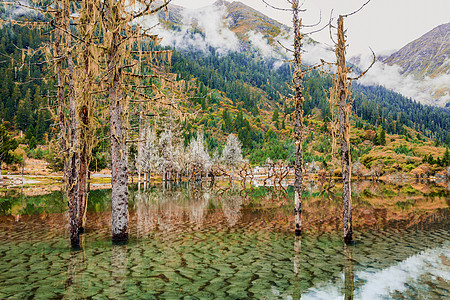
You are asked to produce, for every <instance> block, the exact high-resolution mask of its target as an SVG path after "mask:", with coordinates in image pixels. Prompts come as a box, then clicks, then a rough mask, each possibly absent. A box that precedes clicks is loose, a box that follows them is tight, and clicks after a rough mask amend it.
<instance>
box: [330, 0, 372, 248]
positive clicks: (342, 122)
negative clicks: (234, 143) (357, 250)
mask: <svg viewBox="0 0 450 300" xmlns="http://www.w3.org/2000/svg"><path fill="white" fill-rule="evenodd" d="M369 1H370V0H369ZM367 3H369V2H366V3H365V4H364V5H363V6H362V7H364V6H365V5H366V4H367ZM362 7H361V8H362ZM361 8H360V9H361ZM360 9H359V10H360ZM359 10H357V11H355V12H353V13H351V14H348V15H340V16H339V18H338V21H337V38H338V40H337V42H336V46H335V53H336V67H337V72H336V76H335V82H334V87H333V88H332V90H331V95H330V99H331V100H330V101H331V102H332V104H334V105H335V106H337V107H338V114H339V134H338V135H339V140H340V144H341V151H340V154H341V164H342V181H343V190H342V202H343V210H342V216H343V218H342V221H343V225H344V241H345V242H346V243H351V242H352V240H353V223H352V195H351V185H350V183H351V169H352V168H351V157H350V128H351V125H350V115H351V112H352V107H353V99H352V97H351V94H350V85H351V82H352V80H357V79H359V78H360V77H362V76H363V75H364V74H365V73H366V72H367V71H368V70H369V69H370V67H372V65H373V64H374V63H375V55H374V60H373V62H372V64H371V65H370V66H369V68H368V69H367V70H365V71H364V72H363V73H361V74H360V75H359V76H358V77H356V78H348V74H349V73H350V69H349V68H347V65H346V58H345V53H346V36H345V30H344V18H345V17H348V16H350V15H352V14H354V13H356V12H358V11H359Z"/></svg>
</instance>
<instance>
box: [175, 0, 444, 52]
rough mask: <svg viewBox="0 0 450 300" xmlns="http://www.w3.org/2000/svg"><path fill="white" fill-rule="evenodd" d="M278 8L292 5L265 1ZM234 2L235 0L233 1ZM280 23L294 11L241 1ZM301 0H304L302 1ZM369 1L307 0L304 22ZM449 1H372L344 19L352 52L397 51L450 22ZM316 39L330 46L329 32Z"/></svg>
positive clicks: (201, 1) (190, 0) (200, 1)
mask: <svg viewBox="0 0 450 300" xmlns="http://www.w3.org/2000/svg"><path fill="white" fill-rule="evenodd" d="M215 1H216V0H173V1H172V3H173V4H177V5H180V6H184V7H188V8H192V9H195V8H200V7H202V6H207V5H210V4H212V3H214V2H215ZM266 1H267V2H268V3H271V4H273V5H274V6H277V7H283V8H289V4H288V2H287V1H286V0H266ZM230 2H233V1H230ZM240 2H242V3H244V4H246V5H248V6H251V7H253V8H255V9H257V10H259V11H261V12H262V13H264V14H266V15H268V16H269V17H271V18H274V19H276V20H278V21H279V22H281V23H284V24H286V25H289V26H291V25H292V23H291V19H292V17H291V14H290V13H288V12H282V11H276V10H274V9H272V8H270V7H266V5H265V4H264V3H263V2H262V0H241V1H240ZM300 2H301V1H300ZM365 2H367V0H305V1H304V6H303V7H304V8H306V9H307V12H305V13H303V14H302V15H301V17H302V18H303V20H304V23H305V24H307V23H310V24H312V23H316V22H317V21H318V19H319V12H320V11H321V12H322V24H323V25H324V24H326V22H328V19H329V15H330V11H331V9H334V15H335V17H336V16H337V15H338V14H346V13H349V12H352V11H354V10H356V9H358V8H359V7H360V6H361V5H362V4H364V3H365ZM449 12H450V0H428V1H423V0H372V1H371V2H370V3H369V4H367V5H366V6H365V7H364V9H363V10H361V11H360V12H359V13H358V14H356V15H353V16H351V17H349V18H347V20H346V21H345V26H346V28H347V35H348V43H349V49H348V53H349V55H356V54H359V53H363V54H369V53H370V50H369V47H371V48H372V49H373V50H374V51H375V52H376V53H377V54H385V53H387V52H390V51H392V50H398V49H400V48H401V47H403V46H405V45H406V44H407V43H409V42H411V41H413V40H415V39H416V38H419V37H420V36H421V35H423V34H424V33H426V32H428V31H430V30H431V29H433V28H434V27H436V26H438V25H440V24H444V23H448V22H450V13H449ZM312 37H313V38H314V39H316V40H318V41H320V42H323V43H327V44H330V45H331V42H330V40H329V31H328V30H324V31H323V32H321V33H318V34H315V35H313V36H312Z"/></svg>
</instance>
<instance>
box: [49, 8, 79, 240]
mask: <svg viewBox="0 0 450 300" xmlns="http://www.w3.org/2000/svg"><path fill="white" fill-rule="evenodd" d="M54 5H55V43H54V46H55V54H56V57H57V62H56V65H55V68H56V70H55V71H56V78H57V85H58V89H57V99H58V110H59V112H58V113H59V127H60V145H61V152H62V153H63V157H64V166H63V178H64V179H66V180H67V182H64V186H65V191H66V195H67V205H68V209H69V227H70V244H71V246H72V247H73V248H78V247H79V246H80V238H79V233H78V225H77V205H76V200H77V199H76V197H75V195H76V189H75V182H74V178H75V177H76V175H75V174H76V171H75V170H74V169H73V166H74V162H75V161H74V160H75V157H74V147H73V140H72V133H73V132H72V127H71V128H69V129H70V130H69V132H68V130H67V128H66V118H65V115H64V111H65V96H64V74H63V58H64V54H63V51H62V49H61V47H60V41H61V40H62V38H63V34H62V31H61V28H65V30H66V31H67V28H69V32H70V24H69V21H70V20H69V14H68V3H67V2H63V3H62V6H63V7H62V8H61V1H55V4H54ZM66 43H67V46H66V47H67V49H68V51H69V52H68V55H67V61H68V67H69V74H68V75H69V99H71V97H73V96H74V94H73V92H74V90H73V77H72V75H73V62H72V57H71V53H70V51H71V50H70V47H71V37H70V35H69V34H66ZM70 68H71V69H70ZM71 72H72V73H71ZM70 84H72V85H70ZM69 109H70V117H72V116H73V115H72V112H73V111H72V107H69ZM73 121H75V120H73ZM75 132H76V131H75ZM67 139H70V142H69V143H68V141H67ZM68 144H69V145H68ZM68 146H69V147H68ZM74 172H75V173H74Z"/></svg>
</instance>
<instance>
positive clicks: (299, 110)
mask: <svg viewBox="0 0 450 300" xmlns="http://www.w3.org/2000/svg"><path fill="white" fill-rule="evenodd" d="M262 1H263V2H264V3H265V4H266V5H268V6H270V7H272V8H274V9H277V10H286V9H280V8H277V7H274V6H272V5H270V4H269V3H268V2H267V1H266V0H262ZM288 2H289V3H290V4H291V8H290V9H289V10H291V11H292V26H293V30H294V49H293V50H290V51H291V52H292V53H293V56H294V57H293V61H292V64H293V74H292V86H291V87H292V90H293V92H294V95H293V100H294V134H293V138H294V159H295V160H294V172H295V177H294V214H295V225H294V232H295V235H296V236H300V235H301V233H302V183H303V176H304V169H303V127H304V124H303V103H304V102H305V98H304V97H303V78H304V75H305V74H306V72H308V71H310V70H312V69H316V68H318V67H319V66H313V67H311V68H307V69H304V70H302V51H303V50H304V49H303V38H304V37H305V35H306V34H304V33H303V32H302V28H303V27H305V25H303V23H302V19H301V18H300V17H299V13H300V12H302V11H304V10H301V9H300V4H299V1H298V0H288ZM316 25H318V24H315V25H308V26H307V27H314V26H316ZM322 29H323V28H322ZM322 29H320V30H322ZM320 30H319V31H320Z"/></svg>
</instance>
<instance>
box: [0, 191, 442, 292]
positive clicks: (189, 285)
mask: <svg viewBox="0 0 450 300" xmlns="http://www.w3.org/2000/svg"><path fill="white" fill-rule="evenodd" d="M403 189H404V187H401V188H399V187H398V186H397V187H396V188H394V189H388V188H387V187H386V186H378V187H373V186H372V185H370V184H369V185H367V186H365V187H361V188H360V190H357V189H356V193H355V188H354V189H353V190H354V211H355V218H354V220H355V226H354V228H355V244H354V245H350V246H345V245H344V243H343V242H342V237H341V235H342V234H341V232H340V222H341V221H340V215H339V213H340V209H341V203H340V201H339V195H332V194H326V195H319V194H318V193H317V192H316V191H315V190H314V189H313V188H310V189H309V191H308V190H307V191H306V193H305V201H304V209H305V214H304V217H305V226H306V231H305V233H304V235H303V236H302V238H301V239H296V238H295V237H294V236H293V234H292V232H291V226H292V223H293V216H292V214H291V209H290V205H288V206H287V207H285V206H284V205H283V203H284V202H286V203H288V201H290V200H283V199H280V197H278V195H275V196H274V194H273V193H271V192H270V191H269V190H265V189H258V190H254V191H253V192H251V193H243V192H242V191H238V190H231V191H230V190H228V191H227V190H217V189H216V190H210V189H206V188H200V187H178V188H177V187H171V188H163V187H153V188H151V189H148V190H146V191H145V192H143V191H140V192H138V191H132V192H131V196H130V236H131V240H130V242H129V244H127V245H122V246H116V245H112V243H111V241H110V232H111V225H110V222H111V213H110V204H109V203H110V191H92V192H91V195H90V201H91V202H90V204H89V213H88V216H87V217H88V224H87V232H86V234H84V235H83V236H82V250H80V251H71V250H70V248H69V247H68V245H69V243H68V234H67V226H66V224H67V221H66V215H65V212H64V211H65V208H64V203H61V199H60V198H61V195H60V194H58V193H53V194H48V195H43V196H36V197H34V198H33V197H16V196H14V195H13V196H7V197H3V198H2V199H3V200H2V203H3V204H2V209H3V212H4V214H5V216H2V217H0V241H1V243H0V298H2V299H3V298H12V299H24V298H33V297H36V298H40V299H50V298H69V299H71V298H91V297H92V298H98V299H105V298H111V299H118V298H124V299H125V298H147V299H177V298H183V297H184V298H186V299H246V298H248V299H298V298H300V297H301V298H302V299H336V298H337V299H342V298H344V297H345V298H351V297H354V298H355V299H405V298H406V299H418V298H419V299H420V298H426V299H440V298H442V299H444V298H446V297H449V295H450V294H449V282H450V232H449V223H448V204H447V201H448V194H447V192H445V191H444V192H436V190H435V187H431V188H430V189H429V190H428V192H425V193H424V192H423V188H420V189H419V190H421V191H422V192H421V193H417V192H413V191H412V190H411V187H410V186H408V187H407V189H406V190H405V191H403V192H404V193H403V192H399V191H400V190H403ZM416 191H417V190H416ZM403 194H405V195H403ZM407 195H409V196H407ZM288 198H289V197H288ZM8 199H9V200H8ZM5 203H9V204H10V205H9V206H7V205H6V204H5ZM288 204H289V203H288ZM262 207H264V208H262ZM11 211H12V212H11ZM17 212H20V213H21V214H20V217H19V218H17V214H15V213H17ZM24 212H28V213H30V214H24ZM11 213H13V214H14V215H15V216H13V215H11Z"/></svg>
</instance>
